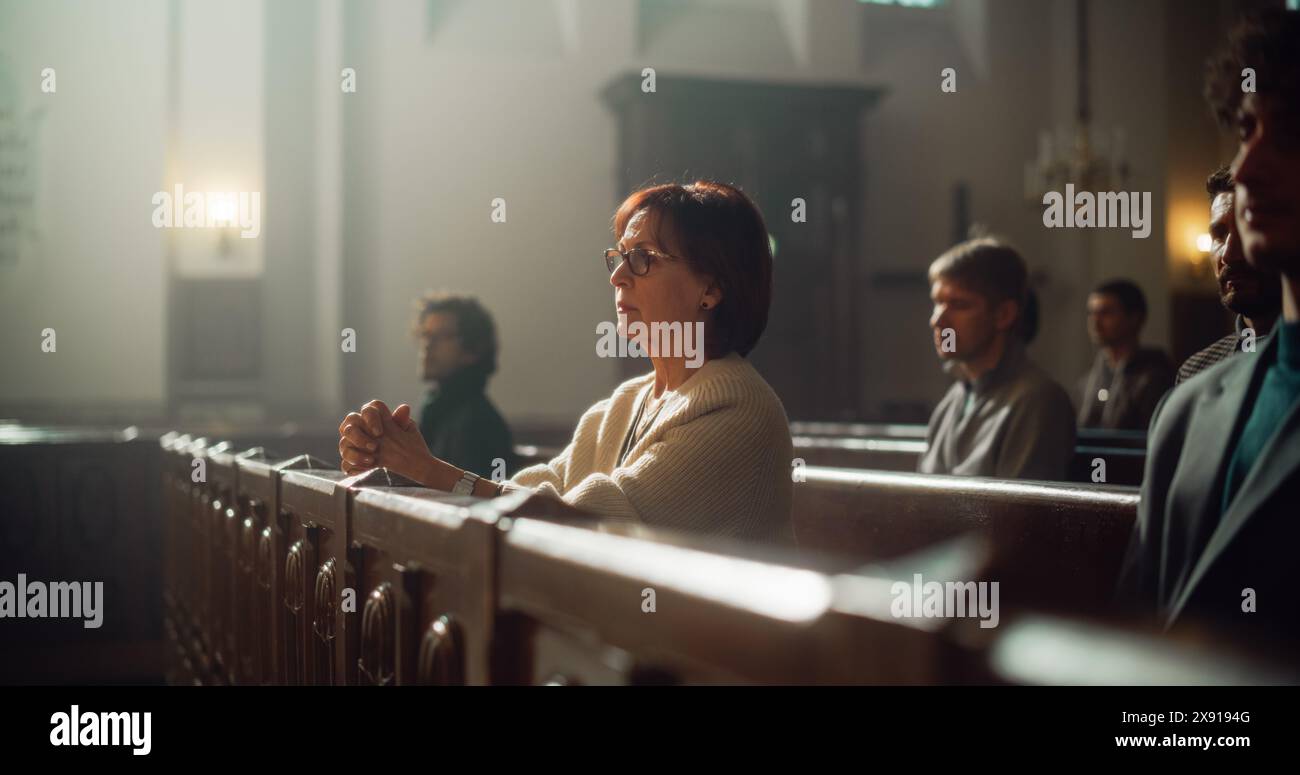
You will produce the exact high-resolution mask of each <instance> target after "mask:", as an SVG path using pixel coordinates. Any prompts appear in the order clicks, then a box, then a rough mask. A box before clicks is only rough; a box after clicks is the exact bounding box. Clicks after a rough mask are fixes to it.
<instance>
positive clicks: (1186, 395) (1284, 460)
mask: <svg viewBox="0 0 1300 775" xmlns="http://www.w3.org/2000/svg"><path fill="white" fill-rule="evenodd" d="M1246 67H1254V68H1258V70H1259V72H1261V73H1269V74H1270V77H1269V78H1268V79H1267V80H1261V81H1260V83H1259V86H1258V90H1257V91H1253V92H1243V91H1242V90H1241V80H1240V79H1241V75H1240V73H1241V71H1242V69H1243V68H1246ZM1207 95H1208V96H1209V98H1210V101H1211V103H1212V105H1213V107H1214V109H1215V113H1216V114H1217V115H1218V117H1219V120H1220V121H1221V122H1222V123H1223V124H1224V125H1225V126H1227V127H1231V128H1232V130H1233V133H1234V134H1235V135H1236V136H1237V139H1238V147H1237V154H1236V157H1235V158H1234V159H1233V162H1232V168H1231V169H1232V177H1233V180H1234V182H1235V186H1234V194H1233V197H1234V200H1235V202H1234V204H1235V208H1236V221H1237V232H1238V234H1239V235H1240V237H1241V247H1242V250H1243V252H1244V254H1245V256H1246V260H1247V261H1249V262H1250V264H1251V266H1253V267H1255V268H1257V269H1259V270H1260V271H1264V272H1277V273H1278V274H1279V275H1280V276H1281V283H1282V318H1281V320H1279V321H1278V323H1277V324H1276V327H1275V328H1274V331H1273V333H1272V335H1271V336H1270V337H1269V341H1268V344H1267V345H1265V346H1264V347H1262V348H1260V349H1259V350H1258V351H1256V352H1253V353H1243V354H1241V355H1238V356H1233V357H1231V358H1228V359H1226V360H1224V361H1222V362H1220V363H1219V364H1218V365H1216V366H1213V367H1211V368H1210V369H1208V370H1207V371H1204V372H1202V373H1201V374H1199V375H1197V376H1196V377H1195V378H1193V379H1190V380H1188V381H1187V382H1185V383H1183V384H1181V385H1179V386H1178V387H1176V388H1174V390H1172V391H1170V393H1169V395H1168V397H1167V398H1166V399H1165V401H1164V403H1163V404H1162V405H1161V407H1160V410H1159V411H1158V412H1157V414H1156V417H1155V419H1154V420H1153V421H1152V423H1151V431H1150V434H1149V437H1148V438H1149V442H1148V448H1149V452H1148V457H1147V475H1146V477H1145V479H1144V480H1143V482H1142V498H1141V501H1140V502H1139V505H1138V519H1137V525H1136V527H1135V530H1134V534H1133V542H1132V545H1131V547H1130V551H1129V555H1128V558H1127V560H1126V563H1125V569H1124V573H1123V577H1122V582H1121V589H1122V597H1123V598H1124V599H1126V600H1127V601H1129V602H1131V603H1134V604H1136V605H1137V606H1139V607H1140V608H1141V609H1143V610H1144V611H1145V612H1146V613H1147V614H1149V615H1152V616H1154V617H1155V618H1156V619H1157V620H1158V621H1159V623H1160V624H1162V625H1164V626H1165V627H1167V628H1175V627H1181V626H1182V625H1184V624H1185V623H1193V622H1197V623H1200V624H1202V625H1203V624H1205V623H1212V624H1213V625H1215V626H1217V627H1218V628H1219V629H1220V631H1221V632H1223V633H1227V634H1230V635H1235V636H1238V637H1242V638H1250V639H1252V640H1256V639H1260V640H1262V639H1269V638H1273V639H1278V638H1280V639H1285V640H1289V641H1292V642H1295V641H1300V596H1297V595H1296V578H1295V576H1296V574H1295V551H1296V550H1295V547H1296V545H1297V544H1298V543H1300V520H1297V519H1296V506H1295V505H1296V503H1297V501H1300V144H1297V142H1296V137H1297V136H1300V135H1297V131H1296V129H1297V127H1298V126H1300V14H1295V13H1285V12H1271V13H1268V14H1265V15H1262V16H1254V17H1250V18H1248V19H1247V20H1245V21H1243V22H1242V23H1241V24H1239V25H1238V26H1237V27H1236V28H1235V29H1234V31H1233V33H1232V35H1231V37H1230V43H1229V45H1228V48H1227V50H1226V51H1225V52H1224V54H1223V55H1222V56H1220V57H1216V58H1215V59H1214V60H1212V65H1211V68H1210V71H1209V79H1208V83H1207ZM1292 653H1294V652H1292Z"/></svg>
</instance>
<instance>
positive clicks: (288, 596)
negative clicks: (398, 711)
mask: <svg viewBox="0 0 1300 775" xmlns="http://www.w3.org/2000/svg"><path fill="white" fill-rule="evenodd" d="M278 473H279V478H280V503H279V508H280V511H281V513H283V514H285V515H286V519H285V529H284V536H285V547H286V548H285V558H284V585H283V589H282V596H281V601H280V602H281V605H282V606H283V610H282V611H281V616H282V617H283V618H282V623H283V629H282V630H281V633H280V640H281V644H282V649H283V653H282V656H281V664H282V665H283V669H284V676H283V677H284V681H285V683H288V684H294V685H326V686H333V685H335V684H344V683H348V681H347V680H346V675H347V672H348V670H349V665H348V664H347V662H346V660H345V657H344V654H343V648H342V645H343V643H346V639H347V637H348V636H349V633H348V632H347V619H346V618H345V617H343V616H341V615H340V611H339V610H338V606H337V605H336V600H337V599H338V597H339V596H340V595H341V594H342V590H343V589H344V588H345V587H353V588H355V583H354V581H353V580H352V579H351V578H349V567H348V555H347V552H348V547H349V546H350V542H351V534H350V524H349V520H348V514H347V502H346V493H345V487H340V482H342V480H344V479H346V478H347V476H346V475H345V474H344V473H343V472H342V471H340V470H338V468H337V467H335V466H330V465H329V464H327V463H326V462H325V461H323V460H319V459H317V458H312V457H310V456H304V459H303V460H302V461H301V464H300V465H299V466H294V467H289V468H285V469H282V470H280V471H279V472H278Z"/></svg>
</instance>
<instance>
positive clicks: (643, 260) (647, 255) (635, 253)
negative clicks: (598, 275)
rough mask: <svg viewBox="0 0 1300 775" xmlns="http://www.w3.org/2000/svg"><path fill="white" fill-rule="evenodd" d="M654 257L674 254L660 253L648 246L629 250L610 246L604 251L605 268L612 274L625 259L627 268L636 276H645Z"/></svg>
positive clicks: (666, 256) (661, 257) (665, 256)
mask: <svg viewBox="0 0 1300 775" xmlns="http://www.w3.org/2000/svg"><path fill="white" fill-rule="evenodd" d="M656 258H660V259H664V258H676V256H671V255H669V254H667V253H660V252H659V251H657V250H650V249H649V248H632V249H631V250H619V249H618V248H610V249H609V250H606V251H605V268H606V269H608V270H609V273H610V274H614V270H615V269H618V265H619V264H620V263H621V262H623V261H626V262H627V268H628V269H631V270H632V274H634V275H636V276H637V277H645V275H646V273H647V272H649V271H650V261H651V260H652V259H656Z"/></svg>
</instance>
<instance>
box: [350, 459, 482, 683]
mask: <svg viewBox="0 0 1300 775" xmlns="http://www.w3.org/2000/svg"><path fill="white" fill-rule="evenodd" d="M373 473H374V474H375V475H374V476H371V477H367V478H365V479H362V480H358V481H357V482H355V483H354V486H355V487H361V488H364V489H361V490H360V491H358V492H357V493H356V496H355V498H354V499H353V501H352V536H353V541H354V543H355V545H356V546H357V547H359V551H358V552H357V579H358V587H357V590H358V594H359V595H364V608H363V609H362V613H361V622H360V633H359V643H358V646H357V650H356V652H355V653H354V658H355V659H356V660H357V679H358V681H359V682H360V683H362V684H370V685H379V686H392V685H399V686H401V685H422V686H431V685H443V686H455V685H463V684H472V685H485V684H488V683H490V682H491V671H490V662H489V656H490V651H489V644H491V642H492V638H493V633H494V623H495V616H494V611H495V603H496V594H495V589H496V575H495V568H496V565H497V563H496V548H497V536H496V533H497V527H496V521H497V520H496V515H495V513H493V512H492V511H491V510H490V509H485V508H484V507H485V505H486V504H485V502H484V501H482V500H481V499H476V498H470V497H465V496H454V495H447V494H445V493H436V492H433V491H430V490H426V489H423V488H420V487H412V486H410V485H409V484H407V485H404V486H398V487H392V486H386V485H383V484H381V483H380V482H382V479H381V477H380V476H379V472H373Z"/></svg>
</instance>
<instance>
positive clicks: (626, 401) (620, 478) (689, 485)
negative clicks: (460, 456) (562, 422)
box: [510, 353, 794, 543]
mask: <svg viewBox="0 0 1300 775" xmlns="http://www.w3.org/2000/svg"><path fill="white" fill-rule="evenodd" d="M653 390H654V372H651V373H649V374H646V375H644V376H640V377H635V378H633V379H630V380H628V381H627V382H624V383H623V384H622V385H619V386H618V388H617V389H615V390H614V394H613V395H612V396H610V397H609V398H606V399H604V400H602V401H599V402H597V403H596V405H595V406H593V407H591V408H590V409H588V410H587V411H586V413H585V414H583V416H582V419H581V420H579V421H578V428H577V430H575V431H574V433H573V440H572V441H571V442H569V446H567V447H566V448H565V449H564V451H563V452H562V453H560V455H559V457H556V458H555V459H554V460H552V461H550V462H549V463H542V464H540V465H535V466H531V467H529V468H525V469H524V470H522V471H520V472H519V473H517V474H516V475H515V476H514V477H513V478H512V479H511V480H510V484H514V485H521V486H524V487H532V488H536V489H537V490H538V491H539V492H541V493H543V494H546V495H551V496H553V497H557V498H561V499H563V500H564V501H566V502H567V503H569V504H571V505H573V506H576V507H578V508H581V509H583V510H586V511H589V512H592V513H594V514H599V515H601V516H602V517H604V518H606V519H618V520H631V521H636V522H641V523H644V524H646V525H651V526H654V527H665V528H672V529H680V530H689V531H696V532H700V533H707V534H709V535H716V536H728V537H735V538H745V539H756V540H762V541H773V542H778V543H790V542H792V541H793V530H792V528H791V523H790V496H791V481H792V479H791V469H790V466H791V461H792V460H793V458H794V450H793V447H792V445H791V443H790V425H789V422H788V421H787V419H786V416H785V409H784V408H783V407H782V406H781V400H780V399H779V398H777V396H776V393H774V392H772V388H771V387H769V386H768V384H767V382H765V381H764V380H763V378H762V377H761V376H759V374H758V372H757V371H755V370H754V367H753V366H751V365H750V363H749V361H747V360H745V359H744V358H742V357H741V356H739V355H737V354H735V353H732V354H731V355H728V356H727V357H725V358H718V359H714V360H710V361H708V362H706V363H705V364H704V365H703V366H701V367H700V369H699V370H698V371H696V372H695V373H694V374H693V375H691V377H690V378H688V379H687V380H686V382H684V383H683V384H682V385H681V386H680V387H679V388H678V389H677V390H675V391H668V392H665V393H664V399H663V400H664V403H663V404H662V408H661V409H660V410H658V412H657V414H656V415H655V416H654V421H653V423H652V424H651V425H650V426H649V428H648V429H644V430H642V435H641V437H640V438H639V439H637V441H636V444H635V445H634V446H633V447H632V448H631V450H630V451H629V452H628V455H627V459H626V460H625V461H624V462H623V465H622V466H618V454H619V451H620V450H621V449H622V446H623V439H624V437H625V436H626V434H627V431H628V428H629V427H630V426H631V425H632V420H633V417H634V416H635V415H636V410H637V406H638V405H639V403H640V401H641V398H642V396H644V395H645V394H647V393H649V392H651V391H653ZM646 419H647V418H643V420H642V422H643V428H644V422H645V421H646Z"/></svg>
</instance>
